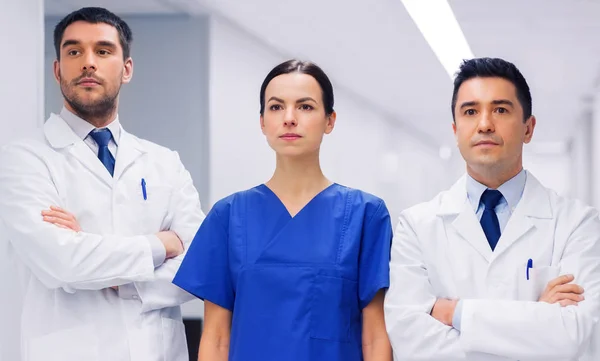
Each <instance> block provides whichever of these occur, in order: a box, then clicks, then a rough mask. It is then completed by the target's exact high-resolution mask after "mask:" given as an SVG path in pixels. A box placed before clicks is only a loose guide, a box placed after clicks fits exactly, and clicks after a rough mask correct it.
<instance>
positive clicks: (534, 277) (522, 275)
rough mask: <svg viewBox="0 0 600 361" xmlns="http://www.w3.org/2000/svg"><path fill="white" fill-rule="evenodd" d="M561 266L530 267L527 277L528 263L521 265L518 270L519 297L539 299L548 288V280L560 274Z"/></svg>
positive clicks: (527, 299) (532, 299) (531, 299)
mask: <svg viewBox="0 0 600 361" xmlns="http://www.w3.org/2000/svg"><path fill="white" fill-rule="evenodd" d="M559 272H560V268H559V267H554V266H542V267H533V268H530V269H529V279H527V264H525V265H524V266H523V267H519V272H517V285H518V287H517V295H516V296H517V298H516V299H518V300H522V301H538V300H539V299H540V296H541V295H542V293H543V292H544V290H545V289H546V286H547V285H548V282H550V281H552V280H553V279H555V278H556V277H558V276H559Z"/></svg>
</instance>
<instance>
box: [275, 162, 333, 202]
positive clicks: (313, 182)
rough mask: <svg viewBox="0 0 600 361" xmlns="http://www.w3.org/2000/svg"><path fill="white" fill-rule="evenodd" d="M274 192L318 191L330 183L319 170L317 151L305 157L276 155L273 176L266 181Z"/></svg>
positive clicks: (299, 192) (303, 192)
mask: <svg viewBox="0 0 600 361" xmlns="http://www.w3.org/2000/svg"><path fill="white" fill-rule="evenodd" d="M266 184H267V186H268V187H269V188H271V189H273V191H274V192H275V193H282V194H305V193H318V192H320V191H321V190H323V189H325V188H326V187H327V186H329V185H330V184H331V182H330V181H329V180H328V179H327V178H325V176H324V175H323V172H322V171H321V165H320V162H319V154H318V152H317V153H316V154H313V155H309V156H305V157H284V156H280V155H277V163H276V167H275V173H274V174H273V177H271V179H270V180H269V181H268V182H267V183H266Z"/></svg>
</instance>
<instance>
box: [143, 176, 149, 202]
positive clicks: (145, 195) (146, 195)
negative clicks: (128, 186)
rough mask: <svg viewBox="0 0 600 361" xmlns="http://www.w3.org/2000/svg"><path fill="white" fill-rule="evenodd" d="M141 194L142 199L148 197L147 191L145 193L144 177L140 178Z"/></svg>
mask: <svg viewBox="0 0 600 361" xmlns="http://www.w3.org/2000/svg"><path fill="white" fill-rule="evenodd" d="M142 196H143V197H144V200H147V199H148V193H146V180H145V179H144V178H142Z"/></svg>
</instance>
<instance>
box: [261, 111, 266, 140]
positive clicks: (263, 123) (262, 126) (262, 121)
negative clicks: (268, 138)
mask: <svg viewBox="0 0 600 361" xmlns="http://www.w3.org/2000/svg"><path fill="white" fill-rule="evenodd" d="M260 130H261V131H262V133H263V134H264V135H267V134H265V118H264V117H263V116H262V114H261V115H260Z"/></svg>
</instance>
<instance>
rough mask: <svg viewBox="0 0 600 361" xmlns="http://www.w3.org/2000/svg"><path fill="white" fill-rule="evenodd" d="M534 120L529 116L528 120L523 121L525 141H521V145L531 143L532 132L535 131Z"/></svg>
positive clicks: (533, 117)
mask: <svg viewBox="0 0 600 361" xmlns="http://www.w3.org/2000/svg"><path fill="white" fill-rule="evenodd" d="M535 124H536V119H535V116H533V115H532V116H530V117H529V119H527V120H526V121H525V139H523V143H525V144H528V143H529V142H531V138H533V131H534V129H535Z"/></svg>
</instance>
